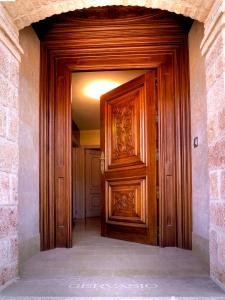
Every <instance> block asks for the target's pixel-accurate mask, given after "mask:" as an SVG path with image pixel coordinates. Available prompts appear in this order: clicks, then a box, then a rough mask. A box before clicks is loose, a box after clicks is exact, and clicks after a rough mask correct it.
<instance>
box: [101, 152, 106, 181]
mask: <svg viewBox="0 0 225 300" xmlns="http://www.w3.org/2000/svg"><path fill="white" fill-rule="evenodd" d="M100 168H101V173H102V175H103V174H104V172H105V154H104V152H103V151H102V152H101V156H100Z"/></svg>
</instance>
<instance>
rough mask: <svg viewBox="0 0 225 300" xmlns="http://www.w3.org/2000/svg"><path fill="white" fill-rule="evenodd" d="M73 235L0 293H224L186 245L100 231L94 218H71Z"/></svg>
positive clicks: (27, 267)
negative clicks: (147, 241) (109, 235)
mask: <svg viewBox="0 0 225 300" xmlns="http://www.w3.org/2000/svg"><path fill="white" fill-rule="evenodd" d="M73 241H74V247H73V248H71V249H54V250H50V251H46V252H41V253H39V254H37V255H35V256H33V257H32V258H31V259H30V260H29V261H28V262H27V263H26V265H25V267H24V270H23V271H22V274H21V278H20V280H18V281H17V282H15V283H14V284H12V285H11V286H9V287H8V288H6V289H5V290H4V291H3V292H2V296H61V297H63V296H65V297H69V296H70V297H72V296H87V297H88V296H92V297H99V296H103V297H104V296H127V297H128V296H129V297H138V296H151V297H154V296H167V297H168V296H208V297H216V296H220V297H221V296H224V293H223V292H222V291H221V290H220V289H219V288H218V286H216V285H215V284H214V283H213V282H212V281H211V279H209V276H208V268H207V266H206V265H204V264H203V263H202V262H201V261H200V260H199V258H198V257H196V256H194V254H193V253H192V252H190V251H187V250H181V249H177V248H159V247H152V246H147V245H141V244H136V243H131V242H126V241H120V240H114V239H110V238H104V237H101V236H100V224H99V221H98V220H97V219H94V218H92V219H89V220H88V221H87V225H86V227H85V225H84V224H83V223H82V222H80V223H78V224H76V226H75V230H74V239H73Z"/></svg>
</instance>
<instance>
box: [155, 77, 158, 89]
mask: <svg viewBox="0 0 225 300" xmlns="http://www.w3.org/2000/svg"><path fill="white" fill-rule="evenodd" d="M155 86H156V87H157V86H158V78H157V77H155Z"/></svg>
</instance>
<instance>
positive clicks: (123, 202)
mask: <svg viewBox="0 0 225 300" xmlns="http://www.w3.org/2000/svg"><path fill="white" fill-rule="evenodd" d="M120 214H123V215H124V214H129V216H135V215H136V213H135V191H123V192H119V191H114V193H113V215H120Z"/></svg>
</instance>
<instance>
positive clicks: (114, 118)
mask: <svg viewBox="0 0 225 300" xmlns="http://www.w3.org/2000/svg"><path fill="white" fill-rule="evenodd" d="M155 77H156V74H155V71H154V70H151V71H150V72H148V73H146V74H145V75H142V76H140V77H138V78H136V79H134V80H132V81H130V82H128V83H125V84H124V85H122V86H120V87H118V88H116V89H114V90H112V91H110V92H109V93H107V94H105V95H103V96H102V97H101V150H102V151H103V152H104V154H105V166H104V174H103V176H102V189H103V199H104V201H103V208H102V235H104V236H109V237H115V238H119V239H125V240H130V241H136V242H142V243H148V244H152V245H155V244H157V201H156V87H155Z"/></svg>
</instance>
